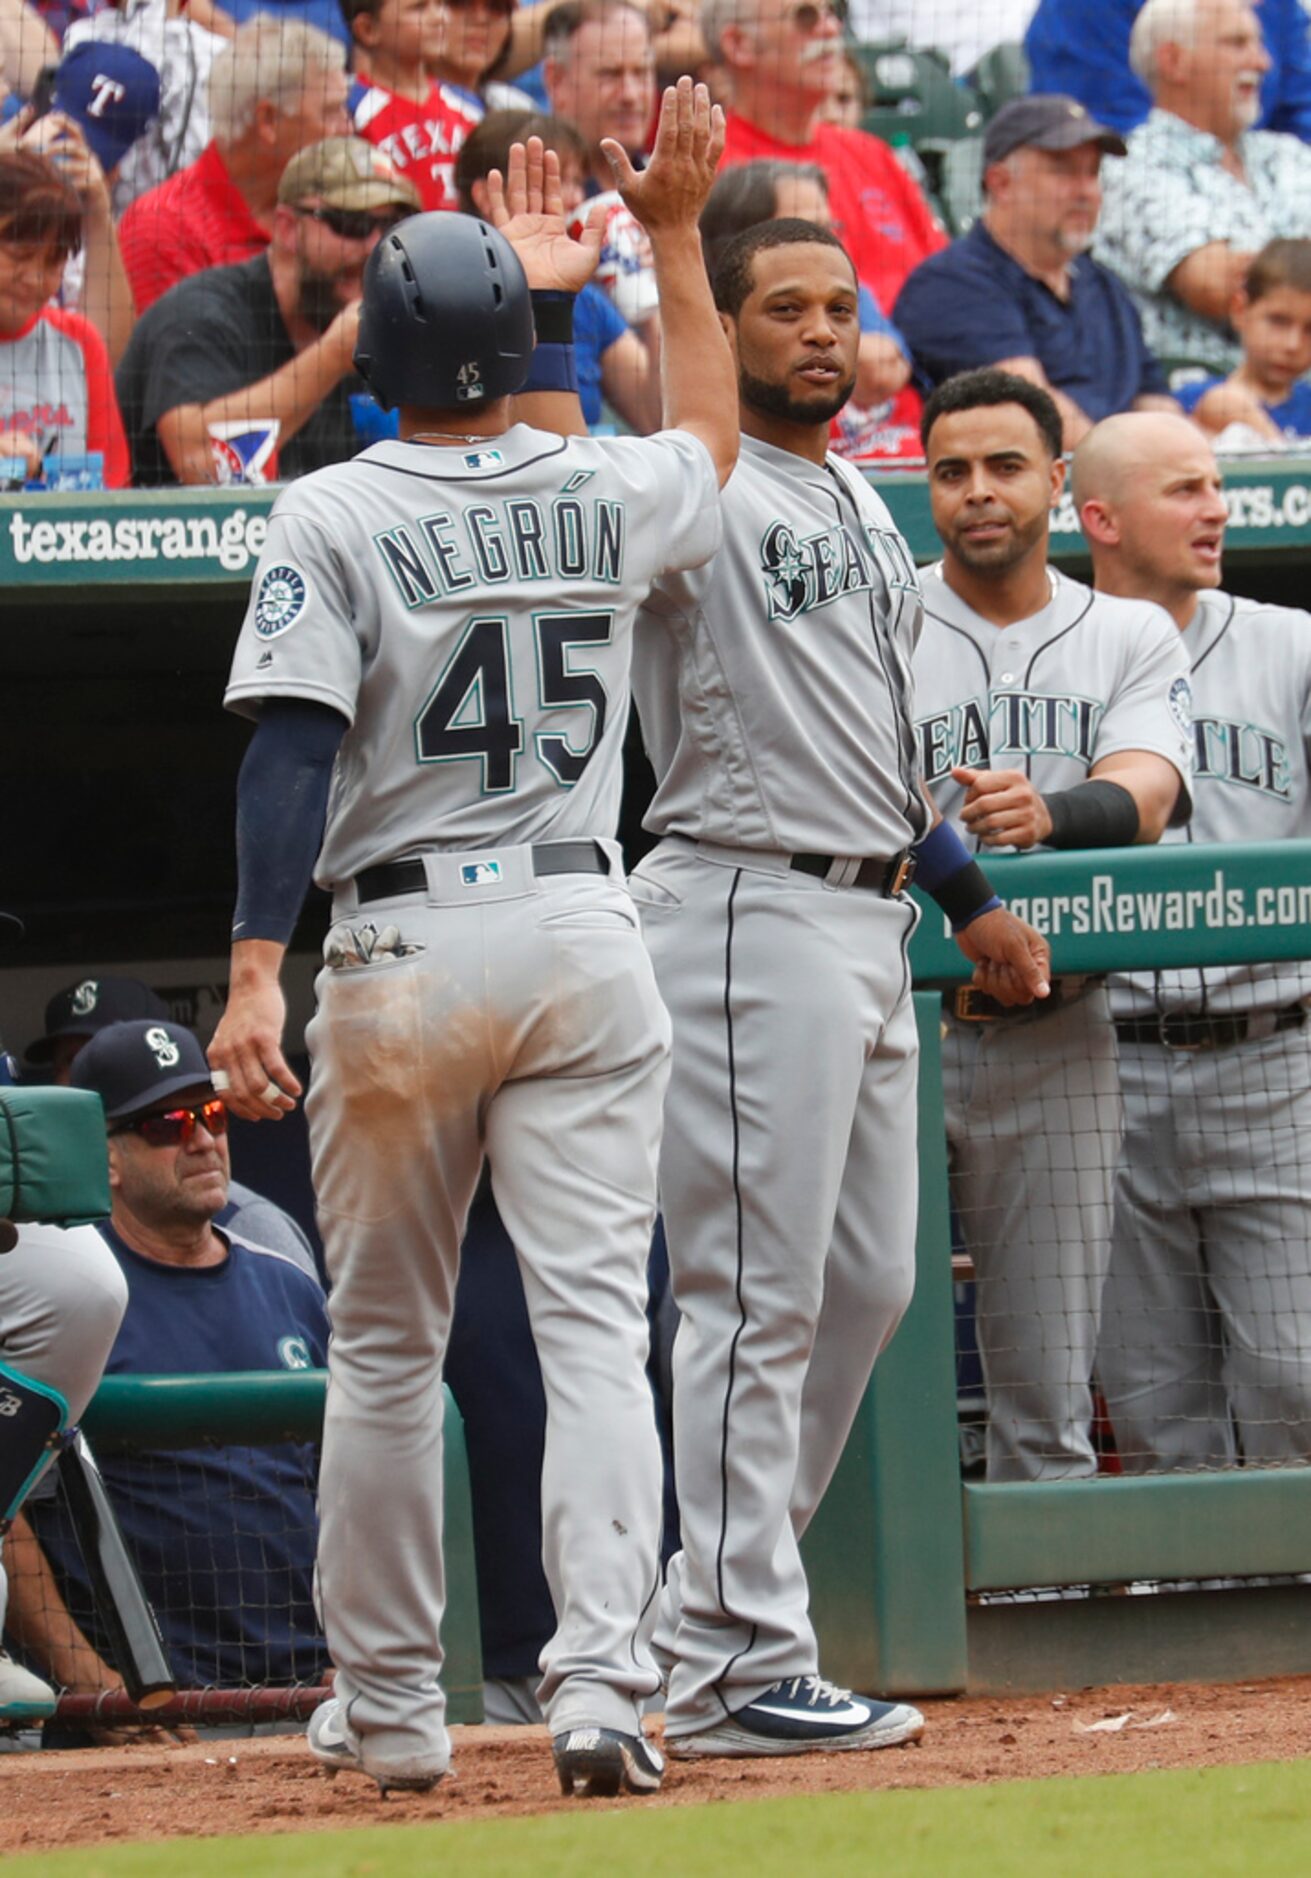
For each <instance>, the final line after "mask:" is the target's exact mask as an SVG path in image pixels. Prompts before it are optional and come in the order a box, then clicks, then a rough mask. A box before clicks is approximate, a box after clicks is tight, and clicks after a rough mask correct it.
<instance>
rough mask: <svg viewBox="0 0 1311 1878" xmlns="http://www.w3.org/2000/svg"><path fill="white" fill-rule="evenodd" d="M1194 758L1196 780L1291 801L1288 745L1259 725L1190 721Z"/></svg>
mask: <svg viewBox="0 0 1311 1878" xmlns="http://www.w3.org/2000/svg"><path fill="white" fill-rule="evenodd" d="M1193 736H1194V738H1195V739H1196V744H1197V754H1196V759H1195V762H1194V766H1193V773H1194V775H1195V776H1197V777H1198V778H1199V779H1200V778H1201V777H1203V776H1208V777H1212V778H1214V779H1215V781H1217V782H1228V783H1237V784H1238V785H1239V787H1240V788H1243V789H1256V790H1259V791H1260V792H1261V793H1262V794H1263V795H1272V796H1278V797H1279V799H1280V801H1281V802H1290V801H1291V800H1292V797H1293V772H1292V766H1291V764H1290V762H1289V756H1288V745H1287V744H1286V743H1285V742H1284V740H1283V738H1282V737H1276V735H1275V734H1274V732H1273V731H1271V730H1262V728H1261V726H1260V725H1259V724H1231V723H1227V722H1225V720H1224V719H1223V718H1218V717H1198V718H1195V719H1194V720H1193Z"/></svg>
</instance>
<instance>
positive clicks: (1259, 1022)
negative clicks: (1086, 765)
mask: <svg viewBox="0 0 1311 1878" xmlns="http://www.w3.org/2000/svg"><path fill="white" fill-rule="evenodd" d="M1181 640H1182V643H1183V646H1184V648H1185V650H1186V651H1187V652H1188V654H1189V656H1190V658H1191V660H1192V667H1193V710H1194V736H1195V738H1196V755H1197V762H1196V770H1195V779H1196V780H1195V784H1194V789H1195V794H1196V808H1195V811H1194V814H1193V820H1192V822H1191V823H1190V825H1189V827H1188V830H1187V833H1186V836H1185V835H1184V834H1183V833H1180V834H1179V835H1178V836H1175V837H1173V838H1174V839H1180V840H1182V839H1187V840H1188V841H1190V842H1207V841H1227V842H1246V841H1278V840H1282V839H1286V838H1287V839H1301V840H1305V839H1306V838H1307V837H1308V836H1311V614H1307V613H1303V612H1300V611H1294V610H1292V609H1290V608H1288V607H1280V606H1266V605H1263V604H1261V603H1260V602H1258V601H1254V600H1238V599H1235V598H1233V596H1232V595H1230V594H1225V593H1204V594H1201V595H1199V597H1198V605H1197V611H1196V613H1195V614H1194V616H1193V618H1192V620H1191V621H1190V622H1189V624H1188V626H1187V627H1186V629H1185V630H1184V632H1183V633H1182V634H1181ZM1248 916H1249V917H1250V916H1251V914H1250V911H1249V915H1248ZM1111 994H1112V1002H1113V1008H1114V1010H1115V1012H1116V1015H1117V1016H1120V1017H1132V1016H1139V1015H1146V1014H1149V1013H1151V1012H1154V1011H1161V1012H1167V1013H1168V1012H1184V1013H1193V1014H1198V1015H1201V1014H1205V1015H1206V1016H1212V1017H1224V1016H1226V1015H1227V1014H1231V1013H1232V1014H1236V1015H1238V1016H1239V1021H1240V1022H1241V1023H1242V1024H1244V1025H1245V1026H1246V1033H1245V1034H1244V1035H1242V1036H1240V1037H1237V1038H1232V1037H1231V1038H1224V1037H1222V1038H1221V1039H1220V1040H1219V1042H1218V1047H1212V1048H1183V1049H1178V1048H1172V1047H1170V1045H1169V1044H1167V1043H1166V1042H1165V1041H1164V1039H1161V1040H1159V1041H1158V1040H1155V1039H1147V1038H1132V1037H1131V1038H1121V1041H1120V1048H1119V1075H1120V1082H1121V1087H1122V1089H1123V1093H1124V1113H1125V1131H1124V1148H1123V1152H1122V1154H1121V1158H1120V1166H1119V1169H1118V1172H1117V1177H1116V1188H1115V1234H1114V1241H1113V1245H1112V1251H1111V1265H1110V1272H1109V1275H1108V1279H1107V1285H1106V1293H1105V1299H1104V1309H1103V1318H1102V1333H1101V1341H1100V1344H1099V1348H1098V1357H1097V1369H1098V1375H1099V1377H1100V1379H1101V1383H1102V1387H1103V1389H1104V1391H1105V1394H1106V1400H1107V1404H1108V1407H1109V1409H1110V1413H1111V1419H1112V1422H1113V1424H1114V1428H1115V1437H1116V1442H1117V1444H1118V1446H1119V1450H1120V1457H1121V1463H1122V1465H1123V1467H1124V1468H1125V1470H1126V1472H1130V1473H1139V1472H1150V1471H1156V1470H1161V1469H1168V1468H1172V1467H1220V1466H1229V1465H1233V1464H1234V1463H1235V1462H1236V1461H1237V1460H1238V1459H1239V1457H1240V1455H1241V1457H1242V1458H1243V1459H1244V1460H1246V1461H1247V1462H1248V1464H1249V1465H1250V1464H1251V1463H1253V1462H1256V1461H1299V1462H1303V1463H1305V1462H1306V1461H1307V1459H1308V1458H1311V1330H1309V1329H1308V1326H1311V1250H1309V1248H1311V1020H1308V1019H1307V1018H1306V1017H1303V1016H1301V1015H1300V1014H1299V1012H1298V1008H1297V1007H1298V1005H1299V1004H1303V1005H1304V1004H1305V1003H1306V1001H1307V999H1308V996H1309V995H1311V967H1308V966H1307V965H1302V964H1295V963H1289V964H1279V965H1275V964H1271V965H1252V966H1243V965H1233V966H1221V967H1215V968H1208V969H1207V970H1206V971H1182V972H1180V971H1175V972H1158V973H1149V972H1143V973H1133V974H1131V975H1127V976H1125V977H1117V978H1113V979H1112V980H1111Z"/></svg>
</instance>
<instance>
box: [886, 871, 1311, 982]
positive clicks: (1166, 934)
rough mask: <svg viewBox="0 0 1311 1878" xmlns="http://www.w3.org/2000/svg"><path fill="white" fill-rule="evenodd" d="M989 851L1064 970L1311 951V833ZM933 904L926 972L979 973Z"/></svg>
mask: <svg viewBox="0 0 1311 1878" xmlns="http://www.w3.org/2000/svg"><path fill="white" fill-rule="evenodd" d="M981 859H982V861H983V865H984V867H985V869H986V871H987V874H988V878H989V879H990V880H991V881H992V882H993V885H994V886H995V887H996V889H997V892H998V893H999V894H1000V895H1001V896H1002V898H1003V899H1004V900H1005V902H1006V904H1007V906H1008V907H1009V908H1010V909H1011V911H1012V912H1013V913H1015V914H1017V915H1018V916H1019V917H1020V918H1021V919H1025V920H1027V921H1028V922H1029V924H1030V925H1031V926H1033V927H1035V928H1036V929H1037V931H1039V932H1040V933H1042V934H1043V935H1044V937H1045V938H1046V939H1047V940H1048V942H1049V943H1050V945H1051V949H1052V964H1053V966H1054V968H1055V970H1057V971H1059V972H1106V971H1137V970H1144V969H1147V970H1150V969H1153V968H1159V969H1161V970H1163V971H1164V970H1168V969H1170V968H1171V967H1178V966H1188V965H1223V964H1255V963H1261V962H1264V961H1266V960H1274V959H1306V958H1311V841H1275V842H1264V843H1258V844H1253V845H1252V846H1250V847H1231V846H1227V845H1226V846H1221V845H1218V844H1217V845H1216V846H1214V847H1206V846H1201V845H1197V846H1194V845H1191V844H1185V843H1182V842H1181V843H1179V844H1178V845H1177V846H1176V845H1175V844H1174V843H1170V844H1169V845H1167V846H1165V847H1143V848H1104V849H1101V850H1099V851H1091V852H1087V853H1083V854H1041V853H1035V854H1024V855H1011V856H1002V857H998V858H997V859H995V860H994V859H989V857H988V856H987V855H983V856H982V857H981ZM921 904H922V906H923V908H924V917H923V918H922V919H921V921H920V925H919V930H918V931H917V932H916V934H915V937H914V939H913V941H912V942H911V963H912V965H913V967H914V970H915V977H916V980H917V982H919V983H925V982H930V981H943V980H951V979H957V978H964V977H968V976H969V973H970V970H971V968H970V967H969V966H968V965H967V964H966V962H965V959H964V956H963V955H962V953H961V951H960V948H959V947H958V946H957V944H956V942H955V940H954V939H953V938H952V936H951V932H950V930H949V928H948V926H947V923H946V921H945V920H944V919H943V917H942V914H941V913H940V912H939V910H938V908H937V907H936V906H935V905H934V904H933V903H932V902H931V901H928V900H925V899H923V898H922V897H921Z"/></svg>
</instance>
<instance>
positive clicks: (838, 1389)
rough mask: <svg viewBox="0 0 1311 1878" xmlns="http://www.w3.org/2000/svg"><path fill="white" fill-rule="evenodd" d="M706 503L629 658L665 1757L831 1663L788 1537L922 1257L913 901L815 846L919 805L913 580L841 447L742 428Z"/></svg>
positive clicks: (866, 830)
mask: <svg viewBox="0 0 1311 1878" xmlns="http://www.w3.org/2000/svg"><path fill="white" fill-rule="evenodd" d="M723 503H724V543H723V546H722V548H721V549H720V551H719V553H718V554H717V555H716V557H715V559H714V560H713V561H712V562H710V563H709V564H707V565H706V566H705V567H704V568H701V569H698V570H696V571H695V572H693V573H691V574H685V575H676V576H672V577H667V578H665V579H663V580H661V581H660V582H658V583H657V586H656V589H655V591H654V593H653V594H652V597H651V600H650V601H649V603H648V604H647V606H646V607H645V608H644V609H643V611H642V613H641V615H640V618H639V624H638V632H637V640H636V644H635V648H634V693H635V696H636V698H637V703H638V708H639V711H640V714H641V718H642V728H643V731H644V733H645V736H646V742H647V748H648V750H649V752H650V754H651V757H652V761H653V763H654V766H655V771H656V778H657V783H658V788H657V793H656V797H655V801H654V803H653V805H652V807H651V810H650V812H649V814H648V817H647V825H648V827H650V828H653V829H654V830H656V832H657V833H659V834H660V835H661V836H662V837H663V839H662V840H661V842H660V844H659V846H658V847H657V848H656V849H655V851H654V852H653V853H652V854H650V855H648V856H647V857H646V859H645V860H643V861H642V863H641V865H640V866H639V867H638V868H637V869H636V870H635V871H634V875H633V880H632V887H633V896H634V898H635V900H636V901H637V904H638V906H639V908H640V910H641V914H642V925H643V930H644V933H645V935H646V941H647V944H648V946H649V947H650V950H651V955H652V958H653V960H654V962H655V969H656V977H657V980H658V982H659V985H660V990H661V994H662V996H663V997H664V1000H665V1003H666V1005H667V1006H668V1009H669V1013H670V1017H671V1019H672V1021H673V1035H674V1061H673V1071H672V1079H671V1082H670V1091H669V1098H668V1101H667V1103H666V1106H665V1135H664V1144H663V1147H662V1151H661V1159H660V1192H661V1204H662V1208H663V1212H664V1219H665V1228H666V1234H667V1238H668V1243H669V1260H670V1271H671V1274H672V1278H673V1288H674V1296H675V1299H676V1301H677V1303H678V1306H679V1310H680V1312H681V1313H682V1317H681V1322H680V1326H679V1331H678V1336H677V1338H676V1340H675V1345H674V1359H673V1360H674V1378H675V1382H674V1428H675V1434H674V1449H675V1456H676V1467H677V1473H678V1499H679V1512H680V1516H681V1522H682V1538H683V1550H682V1552H681V1553H680V1554H679V1555H678V1557H677V1558H676V1559H675V1560H674V1561H673V1563H672V1565H671V1567H670V1571H669V1574H668V1578H667V1582H666V1588H665V1595H664V1598H663V1600H662V1603H661V1609H660V1617H659V1622H658V1624H657V1628H656V1639H655V1641H656V1646H657V1652H658V1653H659V1652H663V1653H664V1655H665V1656H666V1657H667V1658H668V1659H669V1661H670V1663H671V1666H672V1667H671V1674H670V1682H669V1699H668V1702H667V1705H666V1739H667V1740H668V1741H669V1742H670V1744H671V1748H672V1751H673V1752H675V1753H676V1754H678V1753H684V1752H686V1753H697V1752H711V1751H714V1750H715V1749H716V1747H717V1746H718V1745H722V1743H720V1740H719V1736H718V1735H717V1733H716V1727H715V1725H716V1724H717V1723H719V1722H722V1721H723V1718H724V1717H725V1715H726V1714H727V1715H730V1716H731V1715H733V1714H736V1713H737V1712H738V1711H739V1710H741V1709H742V1708H744V1707H746V1706H747V1705H748V1704H750V1703H752V1702H754V1701H755V1700H757V1699H758V1698H760V1697H761V1696H763V1695H764V1694H765V1693H766V1691H768V1690H770V1689H772V1688H773V1687H774V1685H775V1684H779V1683H787V1684H788V1685H789V1686H791V1683H792V1679H794V1678H798V1677H806V1676H813V1675H815V1674H816V1673H817V1671H818V1669H819V1664H818V1660H817V1655H818V1646H817V1643H816V1639H815V1634H814V1631H813V1629H812V1627H811V1624H810V1619H809V1616H808V1614H807V1604H808V1593H807V1585H806V1574H805V1569H804V1566H803V1563H802V1560H801V1555H800V1552H799V1550H798V1543H797V1542H798V1539H799V1537H800V1535H801V1533H802V1532H803V1531H804V1530H805V1527H806V1525H807V1523H808V1521H809V1520H810V1517H811V1515H812V1514H813V1512H814V1510H815V1508H816V1506H817V1505H818V1504H819V1501H820V1499H821V1498H822V1496H823V1494H824V1491H825V1488H826V1487H827V1485H828V1482H829V1480H830V1478H831V1477H832V1473H833V1469H834V1467H835V1466H836V1464H837V1461H838V1458H839V1456H840V1455H841V1453H842V1448H843V1445H844V1443H845V1440H846V1437H847V1433H848V1430H849V1429H850V1427H851V1424H852V1420H853V1418H854V1416H855V1414H856V1411H857V1409H858V1407H859V1404H860V1401H861V1398H862V1396H863V1394H864V1391H865V1386H866V1383H867V1380H868V1377H869V1373H870V1367H871V1365H872V1363H873V1361H874V1358H875V1356H876V1355H877V1353H878V1351H879V1350H881V1349H882V1348H883V1347H884V1345H885V1344H886V1343H887V1341H888V1339H889V1337H890V1336H891V1335H892V1333H893V1331H894V1329H895V1328H896V1325H897V1323H898V1321H899V1319H900V1317H901V1314H902V1312H903V1310H904V1309H905V1306H906V1302H907V1300H908V1298H909V1296H910V1289H911V1284H912V1281H913V1269H914V1221H915V1180H914V1158H915V1157H914V1130H915V1116H914V1108H915V1099H914V1092H915V1074H916V1032H915V1021H914V1013H913V1008H912V1003H911V998H910V971H909V966H908V964H907V959H906V944H907V941H908V939H909V937H910V934H911V931H912V930H913V927H914V923H915V914H914V910H913V907H912V905H911V903H910V902H909V901H907V900H906V899H905V898H904V897H902V896H901V895H892V896H891V897H884V895H883V894H881V893H880V892H878V891H870V890H868V888H866V887H856V886H853V885H851V884H850V883H851V881H852V878H853V875H854V870H853V869H851V868H849V867H841V866H840V867H837V868H830V869H828V870H824V869H823V868H822V863H816V862H815V859H814V857H815V856H817V855H819V856H825V857H833V858H835V859H837V858H840V859H841V860H844V861H848V862H849V861H850V860H852V859H854V858H856V857H865V858H872V857H880V858H890V857H891V856H893V855H894V854H896V853H897V852H898V851H899V850H900V849H902V848H904V847H906V846H907V845H908V844H909V843H911V842H913V841H914V840H915V839H916V838H917V837H918V836H919V835H920V834H921V833H922V832H923V830H924V827H925V826H926V824H927V820H928V815H927V809H926V807H925V804H924V802H923V798H922V796H921V795H920V793H919V790H918V784H917V780H916V774H915V750H914V738H913V732H912V715H911V676H910V660H911V653H912V650H913V647H914V641H915V635H916V632H917V631H918V627H919V617H920V597H919V582H918V579H917V576H916V573H915V568H914V565H913V563H912V561H911V557H910V554H909V552H908V550H907V548H906V545H905V543H904V541H903V540H902V539H901V537H900V536H899V535H898V534H897V532H896V530H895V528H894V526H893V524H892V521H891V518H890V517H889V515H888V512H887V509H886V508H885V507H884V505H883V503H882V501H881V500H880V499H879V498H878V496H876V495H875V494H874V492H873V491H872V489H870V487H869V485H868V484H867V483H866V482H865V480H864V479H863V478H862V477H861V476H860V475H859V474H858V473H857V472H855V471H853V470H852V469H851V468H850V467H849V466H848V465H847V464H845V463H841V462H839V461H837V460H836V459H835V458H833V457H831V456H830V457H829V458H827V460H826V461H825V462H823V463H814V462H810V461H808V460H806V459H804V458H802V457H799V456H795V455H793V454H792V453H791V452H789V451H785V450H780V449H776V448H774V447H773V446H771V445H769V444H765V443H761V442H758V441H756V440H755V439H753V438H750V437H744V438H743V440H742V454H741V457H740V458H739V460H738V465H737V468H736V470H735V471H734V473H733V476H732V478H731V479H730V481H729V483H728V485H727V487H726V489H725V491H724V497H723ZM798 855H800V856H804V857H807V859H808V862H809V864H810V865H811V867H812V870H813V871H812V872H806V871H804V870H800V869H797V868H795V867H794V866H793V865H792V862H793V858H794V857H795V856H798ZM820 872H826V874H827V877H826V878H820V877H818V876H819V874H820ZM879 877H880V876H879V871H878V870H875V878H876V879H878V878H879ZM793 1693H794V1694H795V1690H794V1691H793ZM896 1725H897V1727H898V1728H903V1727H904V1728H910V1729H914V1728H915V1727H916V1726H917V1725H918V1718H917V1717H915V1716H914V1715H913V1713H912V1712H911V1711H903V1712H902V1714H901V1715H900V1716H899V1717H898V1720H897V1724H896ZM698 1737H701V1738H702V1745H701V1746H698ZM707 1741H708V1744H709V1745H705V1743H706V1742H707Z"/></svg>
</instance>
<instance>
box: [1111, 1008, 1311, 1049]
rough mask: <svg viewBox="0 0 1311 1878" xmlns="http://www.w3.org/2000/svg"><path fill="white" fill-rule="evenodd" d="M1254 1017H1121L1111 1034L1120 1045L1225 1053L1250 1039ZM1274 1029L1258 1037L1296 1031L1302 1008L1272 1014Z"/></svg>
mask: <svg viewBox="0 0 1311 1878" xmlns="http://www.w3.org/2000/svg"><path fill="white" fill-rule="evenodd" d="M1255 1015H1256V1014H1255V1013H1251V1012H1242V1013H1239V1014H1237V1015H1235V1016H1217V1017H1199V1016H1197V1015H1196V1014H1194V1015H1191V1016H1187V1015H1184V1014H1183V1013H1179V1012H1176V1013H1174V1014H1173V1015H1170V1016H1164V1015H1161V1016H1156V1017H1121V1018H1117V1019H1116V1024H1115V1034H1116V1036H1117V1037H1118V1038H1119V1039H1120V1042H1121V1043H1158V1044H1163V1045H1164V1046H1165V1048H1166V1049H1167V1050H1227V1049H1230V1048H1231V1047H1232V1046H1233V1045H1234V1044H1236V1043H1246V1042H1247V1040H1248V1038H1249V1037H1250V1036H1251V1035H1252V1019H1253V1017H1254V1016H1255ZM1274 1017H1275V1021H1274V1025H1273V1027H1272V1028H1271V1029H1270V1030H1266V1029H1265V1028H1264V1027H1263V1028H1262V1029H1261V1030H1260V1031H1259V1032H1258V1035H1259V1036H1263V1037H1266V1036H1273V1035H1274V1032H1275V1031H1277V1030H1300V1029H1301V1028H1302V1026H1303V1024H1305V1022H1306V1006H1305V1005H1304V1004H1288V1005H1285V1007H1284V1009H1283V1010H1282V1011H1276V1012H1275V1014H1274Z"/></svg>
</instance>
